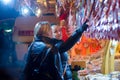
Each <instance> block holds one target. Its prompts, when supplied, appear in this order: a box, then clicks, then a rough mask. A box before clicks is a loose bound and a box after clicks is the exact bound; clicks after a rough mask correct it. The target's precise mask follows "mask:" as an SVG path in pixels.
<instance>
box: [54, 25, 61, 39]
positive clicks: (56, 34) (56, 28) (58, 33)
mask: <svg viewBox="0 0 120 80" xmlns="http://www.w3.org/2000/svg"><path fill="white" fill-rule="evenodd" d="M53 36H54V37H55V38H56V39H59V40H61V39H62V32H61V28H60V26H54V29H53Z"/></svg>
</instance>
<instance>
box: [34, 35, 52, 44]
mask: <svg viewBox="0 0 120 80" xmlns="http://www.w3.org/2000/svg"><path fill="white" fill-rule="evenodd" d="M35 41H42V42H45V43H48V44H52V43H53V40H52V39H51V38H49V37H45V36H38V37H37V38H35Z"/></svg>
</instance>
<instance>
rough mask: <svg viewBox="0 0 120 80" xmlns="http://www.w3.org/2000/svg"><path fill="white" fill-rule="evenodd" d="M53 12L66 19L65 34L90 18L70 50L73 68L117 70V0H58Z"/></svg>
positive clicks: (119, 1)
mask: <svg viewBox="0 0 120 80" xmlns="http://www.w3.org/2000/svg"><path fill="white" fill-rule="evenodd" d="M56 15H57V17H59V19H60V20H63V19H64V20H66V23H67V27H68V33H69V32H70V33H72V32H73V31H74V30H75V29H77V28H78V27H80V26H81V25H82V24H83V23H84V22H85V21H86V20H89V28H88V29H87V31H86V32H85V33H84V35H83V36H82V38H81V39H80V41H78V43H76V45H75V46H74V47H73V48H72V49H71V50H70V51H69V55H70V62H71V65H72V68H73V66H75V64H76V65H78V68H80V67H82V68H84V70H81V68H80V71H79V73H80V74H81V73H82V74H83V75H84V74H85V75H87V74H88V75H89V73H90V72H98V73H101V74H102V75H103V74H110V73H111V72H114V71H116V70H118V71H119V69H118V68H117V66H118V65H119V64H118V63H119V56H118V54H119V49H118V48H119V44H118V42H119V41H120V0H57V3H56ZM69 35H70V34H69ZM116 58H117V59H116ZM81 64H82V65H81ZM84 65H85V66H84ZM118 73H119V72H118ZM90 80H92V79H90ZM101 80H103V78H102V79H101ZM105 80H107V79H105Z"/></svg>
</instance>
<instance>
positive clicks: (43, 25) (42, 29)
mask: <svg viewBox="0 0 120 80" xmlns="http://www.w3.org/2000/svg"><path fill="white" fill-rule="evenodd" d="M50 30H51V28H50V24H49V22H48V21H42V22H38V23H37V24H36V25H35V28H34V38H36V37H38V36H45V35H47V34H48V32H49V31H50Z"/></svg>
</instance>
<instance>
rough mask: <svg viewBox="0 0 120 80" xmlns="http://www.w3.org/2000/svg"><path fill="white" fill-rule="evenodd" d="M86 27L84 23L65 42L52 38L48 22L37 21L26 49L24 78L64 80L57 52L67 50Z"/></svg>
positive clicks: (28, 79) (27, 79)
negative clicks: (32, 37)
mask: <svg viewBox="0 0 120 80" xmlns="http://www.w3.org/2000/svg"><path fill="white" fill-rule="evenodd" d="M87 27H88V25H86V23H84V25H83V26H82V27H80V29H78V30H76V31H75V32H74V33H73V35H71V36H70V37H69V38H68V39H67V40H66V41H65V42H59V40H57V39H54V38H53V35H52V29H51V27H50V24H49V22H46V21H43V22H38V23H37V24H36V25H35V29H34V41H33V42H32V44H31V45H30V47H29V49H28V58H27V63H26V66H25V70H24V73H25V80H64V79H63V69H62V65H61V60H60V55H59V53H60V54H62V53H63V52H66V51H67V50H69V49H70V48H71V47H72V46H73V45H74V44H75V43H76V42H77V41H78V40H79V38H80V37H81V35H82V33H83V32H84V31H85V30H86V29H87ZM71 42H72V43H71Z"/></svg>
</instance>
